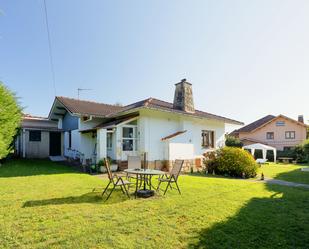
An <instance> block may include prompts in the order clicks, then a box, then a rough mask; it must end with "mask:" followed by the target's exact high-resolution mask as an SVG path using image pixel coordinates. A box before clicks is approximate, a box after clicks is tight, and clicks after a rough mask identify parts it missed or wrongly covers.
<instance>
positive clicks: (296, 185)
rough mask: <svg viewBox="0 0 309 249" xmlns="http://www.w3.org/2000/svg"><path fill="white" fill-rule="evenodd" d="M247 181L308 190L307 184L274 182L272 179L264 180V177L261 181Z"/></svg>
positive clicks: (308, 185)
mask: <svg viewBox="0 0 309 249" xmlns="http://www.w3.org/2000/svg"><path fill="white" fill-rule="evenodd" d="M249 181H254V182H261V183H269V184H277V185H282V186H289V187H302V188H308V189H309V184H304V183H296V182H288V181H283V180H276V179H273V178H266V177H265V179H264V180H263V181H262V180H249Z"/></svg>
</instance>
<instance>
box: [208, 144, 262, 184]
mask: <svg viewBox="0 0 309 249" xmlns="http://www.w3.org/2000/svg"><path fill="white" fill-rule="evenodd" d="M204 156H205V160H204V163H205V167H206V170H208V172H209V173H213V172H215V173H216V174H219V175H229V176H233V177H246V178H249V177H255V176H256V173H257V169H258V165H257V163H256V162H255V160H254V158H253V157H252V155H251V154H250V153H249V152H247V151H245V150H242V149H240V148H233V147H224V148H221V149H219V150H217V151H216V152H209V153H206V154H205V155H204Z"/></svg>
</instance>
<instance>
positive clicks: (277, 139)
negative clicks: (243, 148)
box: [231, 115, 308, 150]
mask: <svg viewBox="0 0 309 249" xmlns="http://www.w3.org/2000/svg"><path fill="white" fill-rule="evenodd" d="M307 128H308V126H307V125H306V124H304V117H303V116H302V115H299V116H298V120H294V119H291V118H289V117H286V116H284V115H278V116H273V115H267V116H265V117H263V118H261V119H259V120H257V121H255V122H253V123H251V124H248V125H246V126H244V127H242V128H240V129H238V130H235V131H233V132H232V133H231V135H233V136H235V137H238V138H239V139H240V140H241V141H242V142H243V143H244V145H249V144H253V143H262V144H266V145H270V146H273V147H275V148H276V149H278V150H289V149H291V148H292V147H294V146H296V145H298V144H300V143H302V142H303V141H304V140H305V139H306V138H307Z"/></svg>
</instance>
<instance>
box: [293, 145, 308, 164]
mask: <svg viewBox="0 0 309 249" xmlns="http://www.w3.org/2000/svg"><path fill="white" fill-rule="evenodd" d="M293 151H294V155H295V159H296V161H297V162H298V163H305V162H306V161H307V158H306V153H305V148H304V146H303V145H302V144H299V145H297V146H295V147H294V148H293Z"/></svg>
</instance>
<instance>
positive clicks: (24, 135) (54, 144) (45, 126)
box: [15, 115, 64, 158]
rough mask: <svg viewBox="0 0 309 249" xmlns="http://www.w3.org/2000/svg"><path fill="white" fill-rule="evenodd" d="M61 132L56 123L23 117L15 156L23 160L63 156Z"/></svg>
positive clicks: (16, 141) (28, 116)
mask: <svg viewBox="0 0 309 249" xmlns="http://www.w3.org/2000/svg"><path fill="white" fill-rule="evenodd" d="M63 150H64V148H63V130H62V129H59V128H58V122H56V121H51V120H49V119H47V118H42V117H34V116H30V115H24V116H23V120H22V124H21V130H20V135H19V136H18V137H17V138H16V140H15V154H16V155H18V156H20V157H23V158H47V157H49V156H60V155H63Z"/></svg>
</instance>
